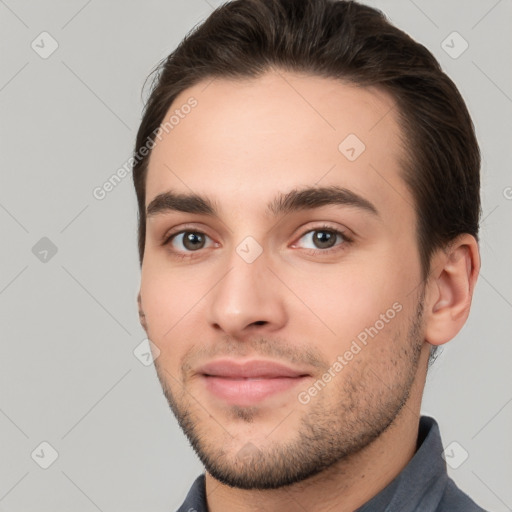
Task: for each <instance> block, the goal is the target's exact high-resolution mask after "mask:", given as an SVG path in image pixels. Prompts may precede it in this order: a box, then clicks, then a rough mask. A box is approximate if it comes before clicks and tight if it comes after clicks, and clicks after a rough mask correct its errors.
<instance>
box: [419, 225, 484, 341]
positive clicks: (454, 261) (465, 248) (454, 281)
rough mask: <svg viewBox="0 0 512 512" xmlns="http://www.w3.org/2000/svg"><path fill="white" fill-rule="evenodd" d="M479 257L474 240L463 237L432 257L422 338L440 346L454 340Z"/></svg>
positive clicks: (468, 300)
mask: <svg viewBox="0 0 512 512" xmlns="http://www.w3.org/2000/svg"><path fill="white" fill-rule="evenodd" d="M479 271H480V254H479V250H478V242H477V241H476V239H475V237H473V236H472V235H469V234H463V235H460V236H459V237H457V238H456V239H455V240H454V241H453V242H452V243H450V245H449V247H448V248H447V249H442V250H439V251H438V252H437V253H435V255H434V256H433V257H432V260H431V273H430V275H429V277H428V281H427V285H426V288H427V290H426V299H425V310H424V311H425V339H426V341H428V342H429V343H430V344H432V345H442V344H444V343H446V342H448V341H450V340H451V339H453V338H454V337H455V335H456V334H457V333H458V332H459V331H460V330H461V329H462V327H463V325H464V324H465V323H466V320H467V318H468V315H469V310H470V308H471V300H472V297H473V291H474V289H475V284H476V280H477V277H478V273H479Z"/></svg>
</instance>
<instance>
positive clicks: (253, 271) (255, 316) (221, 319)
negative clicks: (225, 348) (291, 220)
mask: <svg viewBox="0 0 512 512" xmlns="http://www.w3.org/2000/svg"><path fill="white" fill-rule="evenodd" d="M268 263H269V262H268V261H267V258H265V256H264V253H263V254H261V255H260V256H259V257H258V258H257V259H256V260H254V261H252V262H251V263H248V262H247V261H245V260H244V259H243V258H242V257H240V256H239V254H238V253H236V252H235V251H234V252H233V256H232V257H231V258H230V260H229V262H228V265H226V266H225V268H226V271H225V272H223V273H222V274H223V277H221V278H220V280H219V281H218V283H217V284H216V285H215V286H214V288H213V289H212V291H211V293H209V294H208V296H207V297H208V300H209V304H208V321H209V324H210V325H211V326H212V327H213V328H214V329H217V330H219V331H223V333H224V334H227V335H229V336H232V337H235V338H238V339H240V338H243V336H244V335H246V334H247V335H249V334H252V335H254V332H255V330H256V329H259V330H260V331H261V332H263V331H264V332H274V331H277V330H279V329H281V328H282V327H283V326H284V325H285V324H286V322H287V314H286V310H285V300H284V299H285V291H286V289H285V288H284V287H283V284H282V283H281V282H280V281H279V279H277V277H276V275H275V271H273V270H272V269H271V268H270V267H269V266H268Z"/></svg>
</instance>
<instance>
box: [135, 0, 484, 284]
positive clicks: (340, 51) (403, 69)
mask: <svg viewBox="0 0 512 512" xmlns="http://www.w3.org/2000/svg"><path fill="white" fill-rule="evenodd" d="M271 68H278V69H283V70H285V71H286V70H289V71H298V72H306V73H309V74H311V75H316V76H321V77H326V78H334V79H341V80H343V81H345V82H348V83H353V84H356V85H359V86H378V87H381V88H382V89H383V90H385V91H387V92H388V93H390V94H391V96H392V97H393V98H394V100H395V102H396V104H397V107H398V108H397V110H398V120H399V123H400V126H401V132H402V134H401V135H402V139H403V143H404V148H405V151H404V155H405V156H404V159H403V161H402V162H401V171H402V177H403V179H404V181H405V182H406V184H407V186H408V187H409V189H410V191H411V193H412V196H413V198H414V202H415V210H416V216H417V240H418V247H419V251H420V257H421V267H422V272H423V278H426V277H427V276H428V274H429V271H430V258H431V256H432V253H433V251H434V250H435V249H437V248H440V247H444V246H446V244H448V243H449V242H450V241H451V240H453V239H454V238H455V237H456V236H457V235H459V234H462V233H469V234H471V235H473V236H474V237H475V238H476V239H477V240H478V224H479V218H480V213H481V209H480V150H479V147H478V143H477V140H476V136H475V131H474V126H473V123H472V120H471V117H470V115H469V112H468V110H467V108H466V105H465V103H464V100H463V99H462V96H461V95H460V93H459V91H458V89H457V87H456V86H455V84H454V83H453V82H452V80H451V79H450V78H449V77H448V76H447V75H446V74H445V73H444V72H443V71H442V69H441V67H440V65H439V63H438V62H437V60H436V59H435V57H434V56H433V55H432V54H431V53H430V52H429V51H428V50H427V49H426V48H425V47H424V46H423V45H421V44H419V43H417V42H416V41H414V40H413V39H412V38H411V37H410V36H409V35H407V34H406V33H405V32H403V31H401V30H399V29H398V28H396V27H395V26H393V25H392V24H391V23H389V21H388V20H387V18H386V17H385V15H384V14H383V13H382V12H381V11H379V10H377V9H374V8H372V7H369V6H367V5H363V4H360V3H358V2H355V1H350V0H234V1H232V2H229V3H226V4H224V5H222V6H221V7H219V8H218V9H216V10H215V11H213V12H212V14H211V15H210V16H209V17H208V18H207V19H206V20H205V21H204V22H203V23H202V24H200V25H199V26H197V27H195V28H194V29H193V30H192V31H191V32H190V33H189V34H188V35H187V36H186V37H185V38H184V39H183V41H182V42H181V43H180V44H179V46H178V47H177V48H176V50H175V51H173V52H172V53H171V54H170V55H169V56H168V57H167V58H166V59H164V60H163V61H162V62H161V63H160V64H159V65H158V67H157V68H156V75H155V79H154V81H153V87H152V91H151V94H150V97H149V99H148V101H147V103H146V106H145V109H144V114H143V118H142V122H141V124H140V127H139V131H138V134H137V140H136V146H135V151H136V152H137V150H138V148H140V147H142V146H143V145H144V144H145V143H146V141H147V140H148V139H151V138H152V137H153V139H154V134H155V132H156V131H157V130H158V128H159V126H160V124H161V123H162V121H163V119H164V116H165V115H166V113H167V111H168V110H169V108H170V106H171V104H172V102H173V100H174V99H175V98H176V96H177V95H178V94H179V93H180V92H182V91H183V90H185V89H186V88H188V87H191V86H192V85H194V84H196V83H197V82H199V81H201V80H204V79H209V78H215V77H221V78H233V79H237V78H254V77H258V76H259V75H261V74H262V73H264V72H265V71H267V70H269V69H271ZM148 160H149V155H148V156H146V157H145V158H139V159H137V160H136V162H135V164H134V167H133V180H134V184H135V190H136V193H137V200H138V206H139V239H138V243H139V258H140V263H141V265H142V260H143V257H144V245H145V233H146V215H145V182H146V175H147V165H148Z"/></svg>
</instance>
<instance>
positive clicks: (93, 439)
mask: <svg viewBox="0 0 512 512" xmlns="http://www.w3.org/2000/svg"><path fill="white" fill-rule="evenodd" d="M220 3H221V2H212V1H211V0H209V1H208V2H207V1H205V0H179V1H175V0H173V1H162V0H160V1H156V0H152V1H145V2H142V1H139V2H133V1H132V2H126V1H125V2H122V1H120V0H115V1H114V0H113V1H109V2H100V1H98V0H89V1H86V0H76V1H75V0H73V1H69V0H68V1H63V0H60V1H58V0H52V1H45V2H27V1H20V0H0V44H1V58H2V60H1V62H2V65H1V68H0V109H1V112H0V127H1V128H0V129H1V147H0V159H1V161H0V179H1V182H0V229H1V248H2V250H1V251H0V315H1V334H2V340H1V345H0V351H1V352H0V354H1V355H0V433H1V434H0V440H1V447H0V510H2V511H4V512H13V511H54V512H58V511H64V510H73V511H75V512H80V511H84V512H88V511H95V510H100V511H105V512H106V511H134V510H138V511H142V510H144V511H173V510H175V509H176V508H177V507H178V506H179V505H180V504H181V503H182V501H183V499H184V497H185V495H186V492H187V490H188V488H189V487H190V485H191V483H192V481H193V480H194V478H195V477H196V476H197V475H199V473H200V472H201V471H202V466H201V464H200V462H199V461H198V459H197V458H196V456H195V454H194V452H193V451H192V449H191V448H190V447H189V445H188V443H187V441H186V438H185V437H184V435H183V434H182V433H181V430H180V429H179V427H178V426H177V423H176V421H175V419H174V416H173V415H172V413H171V412H170V410H169V409H168V406H167V403H166V401H165V399H164V397H163V395H162V393H161V389H160V385H159V383H158V381H157V378H156V375H155V370H154V367H153V366H152V365H149V366H145V365H144V364H142V362H141V361H140V360H139V359H137V358H136V357H135V355H134V353H133V351H134V350H135V349H136V347H137V346H138V345H139V344H140V343H141V342H142V340H144V338H145V333H144V331H143V330H142V328H141V327H140V325H139V323H138V316H137V308H136V294H137V291H138V285H139V275H140V274H139V266H138V260H137V249H136V201H135V193H134V190H133V186H132V182H131V175H129V176H128V177H126V178H125V179H124V180H123V181H122V182H121V183H120V184H119V185H118V186H117V187H116V188H115V189H114V190H113V191H112V192H110V193H109V194H108V195H107V197H106V198H105V199H103V200H101V201H100V200H97V199H95V198H94V197H93V194H92V191H93V189H94V188H95V187H98V186H101V185H102V184H103V183H104V182H105V181H106V180H107V179H108V178H109V177H110V176H111V175H112V174H113V173H115V172H116V170H117V169H118V168H119V167H121V166H122V165H123V164H124V163H125V162H126V160H127V158H128V157H129V156H130V154H131V151H132V145H133V143H134V139H135V134H136V130H137V128H138V123H139V121H140V116H141V109H142V100H141V88H142V85H143V82H144V80H145V78H146V76H147V75H148V74H149V72H150V71H151V69H153V67H154V66H155V65H156V64H157V62H158V61H159V60H160V59H161V58H163V57H164V56H166V55H167V54H168V53H169V52H170V51H171V50H172V49H174V47H175V46H176V45H177V43H178V42H179V41H180V40H181V38H182V37H183V36H184V35H185V34H186V33H187V32H188V31H189V30H190V29H191V28H192V27H193V26H194V25H195V24H196V23H198V22H199V21H201V20H202V19H204V18H205V17H206V16H207V15H208V14H209V13H210V12H211V9H212V8H213V7H214V6H216V5H219V4H220ZM368 3H369V4H370V5H373V6H376V7H379V8H382V9H383V10H384V11H385V12H386V14H388V16H389V17H390V18H391V20H392V21H393V22H394V23H395V24H396V25H398V26H399V27H400V28H402V29H404V30H405V31H407V32H408V33H410V34H411V35H412V36H413V37H414V38H415V39H417V40H419V41H420V42H421V43H423V44H424V45H426V46H427V47H428V48H429V49H430V50H431V51H432V52H433V53H434V54H435V55H436V57H437V58H438V59H439V61H440V62H441V65H442V66H443V69H444V70H445V71H446V72H447V73H448V74H449V75H450V76H451V77H452V79H453V80H454V81H455V83H456V84H457V85H458V86H459V88H460V91H461V93H462V94H463V96H464V98H465V99H466V101H467V104H468V107H469V110H470V112H471V113H472V116H473V118H474V121H475V124H476V129H477V134H478V136H479V140H480V142H481V148H482V153H483V168H482V180H483V189H482V199H483V210H484V214H483V222H482V228H481V229H482V232H481V255H482V259H483V265H482V273H481V276H480V279H479V281H478V285H477V287H476V292H475V297H474V302H473V309H472V313H471V315H470V318H469V321H468V322H467V324H466V326H465V327H464V328H463V330H462V331H461V333H460V334H459V335H458V336H457V337H456V338H455V339H454V340H453V341H451V342H450V343H449V344H447V345H445V348H444V352H443V353H442V355H441V356H440V357H439V358H438V360H437V362H436V363H435V365H434V367H433V368H432V369H431V372H430V374H429V377H428V379H427V386H426V390H425V396H424V403H423V408H422V412H423V413H424V414H429V415H432V416H434V417H435V418H436V419H437V421H438V422H439V424H440V427H441V433H442V438H443V444H444V446H445V447H447V446H448V445H449V444H450V443H452V442H453V441H456V442H457V443H459V444H460V446H461V447H463V449H464V450H466V451H467V452H468V454H469V457H468V458H467V460H465V461H464V463H462V464H461V465H460V466H459V467H458V468H457V469H452V468H449V473H450V475H451V476H452V477H453V478H454V479H455V481H456V482H457V483H458V484H459V485H460V486H461V487H462V488H463V489H464V490H465V491H466V492H468V493H469V494H470V495H471V496H472V497H473V498H474V499H475V501H477V502H478V503H479V504H480V505H482V506H483V507H485V508H487V509H490V510H492V511H496V512H498V511H505V510H512V487H511V485H510V482H511V481H512V468H511V465H512V463H511V460H512V443H511V441H510V433H511V425H512V385H511V384H512V382H511V372H510V368H509V367H510V361H511V360H512V344H511V343H510V334H511V332H512V325H511V318H512V314H511V313H512V277H511V273H510V271H509V266H510V262H511V261H512V258H511V256H512V247H511V233H512V215H511V210H512V200H511V197H512V189H510V188H508V187H512V175H511V173H510V170H509V169H510V168H509V165H510V161H512V155H511V138H510V137H511V132H512V129H511V119H512V116H511V114H512V100H511V96H512V88H511V82H512V81H511V66H510V62H511V57H512V56H511V49H512V36H511V30H510V22H511V18H512V16H511V15H512V4H511V2H510V0H501V1H497V0H478V1H476V0H473V1H470V2H469V1H464V2H463V1H450V2H447V1H446V0H443V1H438V0H436V1H426V0H421V1H420V0H414V1H413V0H395V1H390V0H387V1H384V0H381V1H371V2H370V1H368ZM43 31H46V32H48V33H49V34H50V35H51V37H52V38H53V39H54V40H56V41H57V43H58V48H57V50H56V51H55V52H54V53H53V54H51V55H50V56H49V57H47V58H42V57H41V56H40V53H37V52H36V51H35V50H34V49H33V48H32V47H31V44H32V42H33V41H35V43H34V44H38V45H39V47H40V48H38V50H39V51H40V52H41V51H43V50H44V51H48V49H50V48H51V40H50V39H49V38H48V36H39V35H40V34H41V32H43ZM453 31H457V32H458V33H459V34H460V35H461V36H462V37H463V38H464V39H465V40H466V41H467V42H468V44H469V48H468V49H467V50H466V51H465V52H464V53H462V54H461V55H460V56H458V58H452V57H451V56H450V55H448V54H447V53H446V51H445V49H444V48H443V47H442V42H443V41H445V40H446V38H447V36H449V35H450V34H451V33H452V32H453ZM41 39H43V42H41ZM452 40H453V38H452V39H448V43H449V44H450V46H452V47H454V48H452V50H451V51H452V52H454V51H455V52H457V51H458V50H460V49H461V46H460V45H461V44H463V43H462V41H461V40H460V39H458V40H457V39H456V40H453V41H454V42H453V43H452V42H450V41H452ZM444 44H445V45H446V44H447V43H444ZM42 47H44V48H42ZM43 237H46V238H48V239H49V240H50V241H51V244H53V246H55V248H56V250H57V252H56V254H53V253H52V247H53V246H52V245H51V244H50V243H49V242H48V240H42V241H40V240H41V239H42V238H43ZM34 246H35V249H33V247H34ZM45 250H47V251H48V252H47V253H45V252H44V251H45ZM54 250H55V249H54ZM44 441H46V442H47V443H49V444H50V445H51V446H53V447H54V449H55V450H56V451H57V452H58V458H57V459H56V460H55V462H54V463H53V464H52V465H51V466H50V467H48V468H47V469H43V468H41V467H40V464H44V463H45V461H46V463H48V462H51V451H50V450H49V449H48V448H45V445H43V446H42V447H41V446H40V444H41V443H42V442H44ZM455 446H456V450H455V451H454V452H452V453H454V454H455V458H459V459H460V457H461V453H463V452H461V449H460V447H458V445H455ZM34 450H35V452H34ZM33 453H34V455H31V454H33Z"/></svg>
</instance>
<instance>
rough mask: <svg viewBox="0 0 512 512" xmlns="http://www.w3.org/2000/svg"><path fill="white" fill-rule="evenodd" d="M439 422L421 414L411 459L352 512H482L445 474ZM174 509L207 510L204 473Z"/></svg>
mask: <svg viewBox="0 0 512 512" xmlns="http://www.w3.org/2000/svg"><path fill="white" fill-rule="evenodd" d="M442 451H443V445H442V442H441V434H440V431H439V425H438V424H437V422H436V420H435V419H434V418H431V417H430V416H421V418H420V426H419V431H418V441H417V449H416V453H415V454H414V456H413V458H412V459H411V460H410V461H409V463H408V464H407V466H405V468H404V469H403V470H402V471H401V472H400V473H399V474H398V475H397V477H396V478H395V479H394V480H393V481H392V482H391V483H390V484H389V485H387V486H386V487H385V488H384V489H382V491H380V492H379V493H378V494H376V495H375V496H374V497H373V498H371V499H370V500H369V501H367V502H366V503H365V504H364V505H363V506H362V507H359V508H358V509H357V510H355V511H354V512H413V511H421V512H486V511H485V510H484V509H483V508H481V507H479V506H478V505H477V504H476V503H475V502H474V501H473V500H472V499H471V498H470V497H469V496H468V495H467V494H465V493H464V492H463V491H461V490H460V489H459V488H458V487H457V485H456V484H455V482H454V481H453V480H452V479H451V478H450V477H449V476H448V473H447V471H446V462H445V460H444V459H443V458H442V457H441V453H442ZM177 512H208V506H207V504H206V489H205V475H204V473H203V474H201V475H199V476H198V477H197V478H196V480H195V481H194V483H193V484H192V487H191V488H190V490H189V492H188V494H187V497H186V498H185V501H184V502H183V505H181V507H180V508H179V509H178V510H177Z"/></svg>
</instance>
